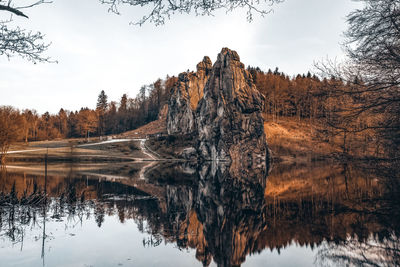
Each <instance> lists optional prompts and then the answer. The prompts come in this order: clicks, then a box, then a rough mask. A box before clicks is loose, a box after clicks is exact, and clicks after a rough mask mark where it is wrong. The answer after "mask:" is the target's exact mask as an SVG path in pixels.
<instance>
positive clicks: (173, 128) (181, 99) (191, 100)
mask: <svg viewBox="0 0 400 267" xmlns="http://www.w3.org/2000/svg"><path fill="white" fill-rule="evenodd" d="M211 68H212V63H211V60H210V58H209V57H207V56H206V57H204V58H203V61H202V62H200V63H199V64H197V72H196V73H193V72H184V73H181V74H179V77H178V82H177V83H176V84H175V86H174V88H173V89H172V90H173V91H172V93H171V97H170V99H169V101H168V113H167V130H168V134H189V133H192V132H194V131H195V130H196V121H195V111H196V108H197V104H198V102H199V100H200V99H201V98H202V97H203V90H204V86H205V84H206V82H207V80H208V77H209V76H210V71H211Z"/></svg>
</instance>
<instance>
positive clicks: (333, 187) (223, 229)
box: [0, 164, 400, 266]
mask: <svg viewBox="0 0 400 267" xmlns="http://www.w3.org/2000/svg"><path fill="white" fill-rule="evenodd" d="M142 167H143V166H141V165H129V164H123V165H121V166H116V165H115V164H114V165H113V166H104V165H95V166H89V165H81V166H65V165H50V166H49V174H48V178H47V182H46V191H47V195H48V196H49V198H47V199H45V198H43V197H42V196H43V190H44V185H45V179H44V175H43V173H44V172H43V169H42V168H41V167H40V166H29V168H25V167H24V168H13V167H12V166H10V167H8V168H7V170H3V171H2V173H1V176H0V177H1V178H0V218H1V221H0V258H1V266H42V265H43V264H44V265H45V266H202V265H203V264H204V265H207V264H208V265H209V266H216V265H219V266H233V265H240V264H241V265H242V266H294V265H295V266H310V265H316V266H323V265H325V266H335V265H337V266H342V265H346V264H353V265H363V264H364V265H371V266H372V265H374V264H378V265H381V266H382V265H383V266H384V265H386V266H391V265H396V264H398V263H399V255H400V252H399V251H400V250H399V248H400V242H399V240H398V236H399V229H400V227H399V224H400V223H399V222H398V220H397V219H396V218H398V215H399V205H398V204H399V201H398V200H399V199H398V198H399V197H398V194H397V192H398V190H397V189H396V188H398V187H397V183H396V182H393V180H390V179H389V180H387V179H384V178H380V177H377V176H376V175H374V174H372V173H371V172H368V173H367V174H366V173H365V172H363V171H362V170H360V168H356V167H354V166H349V165H348V166H336V165H332V164H329V165H327V164H319V165H310V164H308V165H279V166H275V167H274V169H273V170H272V172H271V173H270V175H269V176H268V178H267V184H266V186H263V185H262V183H260V182H259V181H260V179H261V177H262V176H263V174H262V173H255V174H254V176H252V179H249V178H248V176H246V177H239V179H238V178H237V177H236V178H235V179H233V178H232V176H231V175H230V173H232V170H229V169H227V168H225V167H224V168H220V167H216V168H215V166H214V167H212V166H206V167H204V166H203V167H202V168H200V170H199V171H196V170H195V169H194V168H193V166H187V165H186V166H177V165H168V166H166V165H160V166H156V167H152V168H151V169H150V170H149V171H147V173H146V180H142V179H140V177H139V175H138V173H139V172H140V169H141V168H142ZM361 169H362V168H361ZM113 177H114V178H113ZM115 177H117V178H115ZM396 196H397V197H396ZM45 207H46V221H45V223H44V220H43V214H44V209H45ZM43 230H44V231H43ZM44 232H45V234H44ZM43 237H45V238H44V245H43ZM42 249H43V250H42Z"/></svg>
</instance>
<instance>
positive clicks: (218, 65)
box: [196, 48, 268, 169]
mask: <svg viewBox="0 0 400 267" xmlns="http://www.w3.org/2000/svg"><path fill="white" fill-rule="evenodd" d="M263 107H264V96H263V95H262V94H261V93H260V92H258V90H257V89H256V86H255V85H254V83H253V79H252V76H251V74H250V73H249V72H248V71H247V70H245V68H244V65H243V63H241V62H240V58H239V55H238V54H237V53H236V52H235V51H232V50H230V49H228V48H223V49H222V51H221V53H220V54H219V55H218V59H217V61H216V62H215V64H214V66H213V68H212V71H211V75H210V77H209V79H208V82H207V84H206V86H205V88H204V96H203V98H202V99H201V100H200V102H199V105H198V108H197V113H196V122H197V128H198V129H197V130H198V135H199V147H198V150H199V153H200V155H201V156H202V157H203V158H204V159H206V160H230V161H232V163H233V165H235V166H236V167H235V169H241V167H246V168H248V167H251V166H252V165H253V164H264V163H265V160H266V157H267V154H268V147H267V143H266V139H265V134H264V120H263V118H262V111H263Z"/></svg>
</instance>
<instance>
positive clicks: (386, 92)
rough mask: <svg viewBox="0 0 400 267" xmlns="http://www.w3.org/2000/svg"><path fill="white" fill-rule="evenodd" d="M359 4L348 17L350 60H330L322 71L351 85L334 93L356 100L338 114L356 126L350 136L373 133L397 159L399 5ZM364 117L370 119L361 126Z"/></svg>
mask: <svg viewBox="0 0 400 267" xmlns="http://www.w3.org/2000/svg"><path fill="white" fill-rule="evenodd" d="M359 1H360V2H363V3H364V7H363V8H361V9H357V10H355V11H353V12H351V13H350V14H349V15H348V17H347V21H348V23H349V28H348V30H347V31H346V32H345V36H346V42H345V44H344V47H345V49H346V51H347V55H348V58H349V60H348V62H346V63H345V64H335V62H331V61H328V62H325V63H320V64H318V65H317V67H318V68H319V69H320V70H322V72H323V73H324V74H325V75H328V76H336V77H339V78H340V79H341V80H343V81H344V82H345V83H346V84H347V85H349V86H341V87H335V88H332V90H331V94H333V95H337V96H339V97H342V96H343V95H348V96H350V97H351V98H352V105H348V103H342V105H340V106H339V107H338V108H337V110H336V111H337V112H336V116H339V117H341V118H343V120H344V121H346V123H347V124H348V122H349V119H351V120H352V122H354V123H355V124H354V123H353V124H352V129H349V130H350V131H351V132H358V133H359V132H363V131H369V130H371V129H372V130H374V131H375V133H376V137H377V139H378V140H379V142H380V144H382V145H383V146H384V147H386V153H388V155H389V157H396V155H395V154H397V153H398V151H399V147H400V87H399V85H400V2H399V1H397V0H359ZM361 116H364V118H366V120H364V121H362V122H361V123H359V122H357V120H359V118H360V117H361ZM397 156H398V155H397Z"/></svg>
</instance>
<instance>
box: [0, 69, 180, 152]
mask: <svg viewBox="0 0 400 267" xmlns="http://www.w3.org/2000/svg"><path fill="white" fill-rule="evenodd" d="M175 81H176V77H169V76H167V77H166V78H165V79H158V80H157V81H155V82H154V83H152V84H150V85H144V86H142V87H141V88H140V90H139V93H138V94H137V96H136V97H134V98H130V97H128V95H127V94H123V95H122V97H121V99H120V100H119V102H116V101H109V100H108V97H107V95H106V93H105V91H104V90H103V91H101V92H100V94H99V96H98V99H97V104H96V108H95V109H90V108H87V107H85V108H81V109H80V110H79V111H68V110H64V109H62V108H61V109H60V111H59V112H58V113H57V114H50V113H49V112H45V113H44V114H41V115H40V114H39V113H38V112H37V111H35V110H30V109H25V110H22V111H20V110H18V109H16V108H13V107H11V106H1V107H0V149H1V150H0V154H4V153H3V152H6V151H7V150H8V148H9V146H10V144H11V143H12V142H15V141H20V142H30V141H41V140H53V139H57V138H76V137H90V136H101V135H110V134H118V133H121V132H125V131H128V130H132V129H135V128H138V127H140V126H142V125H144V124H146V123H148V122H150V121H153V120H156V119H157V118H158V112H159V110H160V109H161V107H162V106H163V105H165V104H166V103H167V101H168V96H169V91H170V90H171V88H172V86H173V85H174V83H175Z"/></svg>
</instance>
